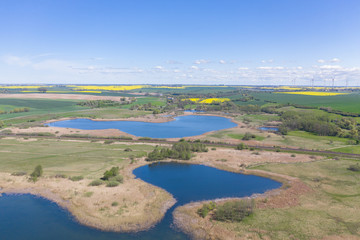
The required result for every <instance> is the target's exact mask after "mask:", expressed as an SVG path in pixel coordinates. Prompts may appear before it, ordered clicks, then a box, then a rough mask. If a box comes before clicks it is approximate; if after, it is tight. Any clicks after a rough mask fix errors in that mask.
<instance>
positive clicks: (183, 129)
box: [46, 115, 237, 138]
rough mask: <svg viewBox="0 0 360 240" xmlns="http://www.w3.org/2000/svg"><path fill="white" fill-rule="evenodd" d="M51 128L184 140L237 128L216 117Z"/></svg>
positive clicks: (78, 122) (60, 123) (66, 123)
mask: <svg viewBox="0 0 360 240" xmlns="http://www.w3.org/2000/svg"><path fill="white" fill-rule="evenodd" d="M46 125H47V126H50V127H63V128H76V129H81V130H99V129H119V130H120V131H123V132H126V133H129V134H132V135H135V136H137V137H151V138H182V137H190V136H197V135H201V134H204V133H206V132H210V131H216V130H221V129H226V128H232V127H236V126H237V124H236V123H234V122H232V121H231V119H228V118H224V117H216V116H192V115H191V116H180V117H176V118H175V120H174V121H170V122H164V123H149V122H138V121H93V120H90V119H84V118H79V119H71V120H64V121H57V122H52V123H47V124H46Z"/></svg>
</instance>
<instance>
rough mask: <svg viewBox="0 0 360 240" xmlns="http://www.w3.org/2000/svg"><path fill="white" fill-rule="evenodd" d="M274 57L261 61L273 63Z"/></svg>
mask: <svg viewBox="0 0 360 240" xmlns="http://www.w3.org/2000/svg"><path fill="white" fill-rule="evenodd" d="M273 62H274V59H269V60H261V63H273Z"/></svg>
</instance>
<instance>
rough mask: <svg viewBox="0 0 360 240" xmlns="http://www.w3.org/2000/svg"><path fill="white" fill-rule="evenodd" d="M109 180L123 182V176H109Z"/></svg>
mask: <svg viewBox="0 0 360 240" xmlns="http://www.w3.org/2000/svg"><path fill="white" fill-rule="evenodd" d="M109 181H115V182H118V183H123V182H124V178H123V176H121V175H117V176H115V177H111V178H109Z"/></svg>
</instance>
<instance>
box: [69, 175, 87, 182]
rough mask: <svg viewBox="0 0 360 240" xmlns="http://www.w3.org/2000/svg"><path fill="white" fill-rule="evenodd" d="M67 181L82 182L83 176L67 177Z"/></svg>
mask: <svg viewBox="0 0 360 240" xmlns="http://www.w3.org/2000/svg"><path fill="white" fill-rule="evenodd" d="M69 179H70V180H71V181H74V182H77V181H80V180H83V179H84V177H83V176H72V177H69Z"/></svg>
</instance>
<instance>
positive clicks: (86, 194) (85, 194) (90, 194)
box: [84, 192, 94, 197]
mask: <svg viewBox="0 0 360 240" xmlns="http://www.w3.org/2000/svg"><path fill="white" fill-rule="evenodd" d="M93 194H94V192H86V193H84V197H91V196H92V195H93Z"/></svg>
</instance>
